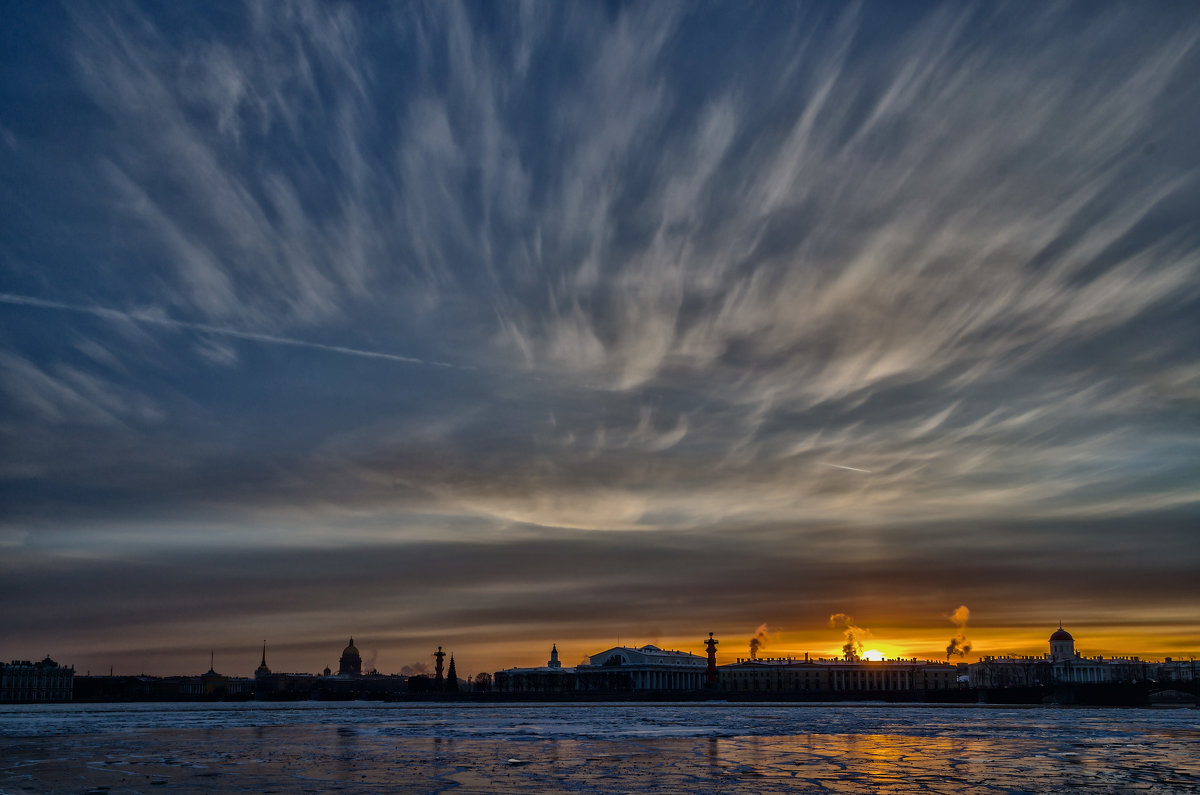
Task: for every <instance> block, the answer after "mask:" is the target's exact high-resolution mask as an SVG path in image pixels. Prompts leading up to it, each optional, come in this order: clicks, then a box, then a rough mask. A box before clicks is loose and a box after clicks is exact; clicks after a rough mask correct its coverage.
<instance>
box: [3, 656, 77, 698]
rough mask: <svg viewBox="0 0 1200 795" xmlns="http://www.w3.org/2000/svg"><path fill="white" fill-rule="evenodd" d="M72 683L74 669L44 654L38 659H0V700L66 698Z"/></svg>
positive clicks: (68, 695) (73, 681)
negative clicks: (44, 656)
mask: <svg viewBox="0 0 1200 795" xmlns="http://www.w3.org/2000/svg"><path fill="white" fill-rule="evenodd" d="M74 684H75V669H74V668H66V667H63V666H61V665H59V664H58V663H56V662H55V661H54V660H51V659H50V658H49V657H48V656H47V657H46V659H44V660H42V661H41V662H30V661H29V660H13V661H12V662H10V663H7V664H6V663H0V704H27V703H37V702H46V701H70V700H71V696H72V692H73V690H74Z"/></svg>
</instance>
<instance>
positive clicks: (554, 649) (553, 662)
mask: <svg viewBox="0 0 1200 795" xmlns="http://www.w3.org/2000/svg"><path fill="white" fill-rule="evenodd" d="M546 667H547V668H562V663H560V662H559V661H558V644H557V643H555V644H553V645H552V646H551V647H550V662H548V663H546Z"/></svg>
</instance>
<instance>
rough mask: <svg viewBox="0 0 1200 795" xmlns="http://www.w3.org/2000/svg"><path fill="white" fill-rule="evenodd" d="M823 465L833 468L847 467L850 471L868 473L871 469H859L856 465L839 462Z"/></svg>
mask: <svg viewBox="0 0 1200 795" xmlns="http://www.w3.org/2000/svg"><path fill="white" fill-rule="evenodd" d="M825 466H827V467H833V468H834V469H848V470H850V471H851V472H866V473H867V474H868V475H869V474H871V470H869V469H859V468H858V467H848V466H842V465H841V464H826V465H825Z"/></svg>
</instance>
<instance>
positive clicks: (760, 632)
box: [750, 624, 771, 660]
mask: <svg viewBox="0 0 1200 795" xmlns="http://www.w3.org/2000/svg"><path fill="white" fill-rule="evenodd" d="M770 639H771V636H770V635H768V634H767V625H766V624H759V625H758V629H756V630H754V637H753V638H751V639H750V659H751V660H756V659H758V650H759V649H765V648H766V647H767V641H769V640H770Z"/></svg>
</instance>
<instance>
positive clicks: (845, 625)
mask: <svg viewBox="0 0 1200 795" xmlns="http://www.w3.org/2000/svg"><path fill="white" fill-rule="evenodd" d="M829 626H831V627H834V628H835V629H840V630H842V634H843V635H844V637H845V639H846V642H845V644H844V645H843V646H842V657H844V658H845V659H846V661H847V662H857V661H858V660H859V659H861V658H862V651H863V644H862V642H863V638H868V637H870V636H871V630H869V629H864V628H863V627H859V626H856V625H855V624H854V616H848V615H846V614H845V613H834V614H833V615H831V616H830V617H829Z"/></svg>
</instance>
